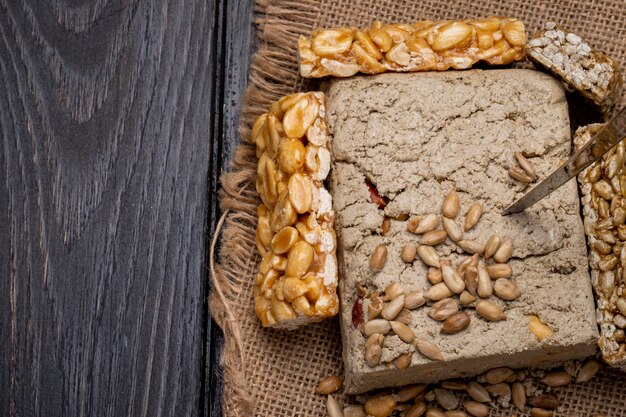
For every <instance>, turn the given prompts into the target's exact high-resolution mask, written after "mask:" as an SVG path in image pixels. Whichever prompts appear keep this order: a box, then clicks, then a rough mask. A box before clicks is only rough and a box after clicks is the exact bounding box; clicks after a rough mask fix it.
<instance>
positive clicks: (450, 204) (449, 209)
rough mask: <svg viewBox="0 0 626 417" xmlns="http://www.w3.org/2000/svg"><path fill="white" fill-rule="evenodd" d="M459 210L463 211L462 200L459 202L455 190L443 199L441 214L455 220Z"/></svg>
mask: <svg viewBox="0 0 626 417" xmlns="http://www.w3.org/2000/svg"><path fill="white" fill-rule="evenodd" d="M459 210H461V200H459V196H458V194H457V193H456V190H455V189H454V188H453V189H452V190H450V192H448V194H447V195H446V197H445V198H444V199H443V204H442V205H441V212H442V213H443V215H444V216H446V217H447V218H449V219H454V218H455V217H456V216H457V215H458V214H459Z"/></svg>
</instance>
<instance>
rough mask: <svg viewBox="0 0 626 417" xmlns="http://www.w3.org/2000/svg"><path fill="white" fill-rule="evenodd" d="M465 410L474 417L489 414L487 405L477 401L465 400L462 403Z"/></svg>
mask: <svg viewBox="0 0 626 417" xmlns="http://www.w3.org/2000/svg"><path fill="white" fill-rule="evenodd" d="M463 406H464V407H465V411H467V413H468V414H469V415H471V416H474V417H487V416H488V415H489V407H488V406H486V405H485V404H483V403H479V402H477V401H465V403H463Z"/></svg>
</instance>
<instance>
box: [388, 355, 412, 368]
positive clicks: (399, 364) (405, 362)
mask: <svg viewBox="0 0 626 417" xmlns="http://www.w3.org/2000/svg"><path fill="white" fill-rule="evenodd" d="M412 356H413V352H408V353H405V354H404V355H400V356H398V357H397V358H396V359H394V361H393V364H394V365H396V368H398V369H406V368H408V367H409V365H410V364H411V357H412Z"/></svg>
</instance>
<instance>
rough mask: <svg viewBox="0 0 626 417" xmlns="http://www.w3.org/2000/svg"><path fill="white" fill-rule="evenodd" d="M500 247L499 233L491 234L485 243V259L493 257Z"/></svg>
mask: <svg viewBox="0 0 626 417" xmlns="http://www.w3.org/2000/svg"><path fill="white" fill-rule="evenodd" d="M499 247H500V237H499V236H497V235H491V237H490V238H489V239H488V240H487V243H486V244H485V254H484V257H485V260H487V259H489V258H491V257H492V256H493V255H494V254H495V253H496V252H497V251H498V248H499Z"/></svg>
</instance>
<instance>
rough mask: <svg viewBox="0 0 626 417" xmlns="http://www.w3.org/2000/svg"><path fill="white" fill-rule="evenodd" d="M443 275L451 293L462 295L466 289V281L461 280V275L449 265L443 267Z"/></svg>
mask: <svg viewBox="0 0 626 417" xmlns="http://www.w3.org/2000/svg"><path fill="white" fill-rule="evenodd" d="M441 273H442V276H443V282H445V283H446V285H447V286H448V288H449V289H450V291H452V292H453V293H455V294H460V293H462V292H463V290H464V289H465V281H463V278H461V275H460V274H459V273H458V272H457V271H456V269H454V268H452V267H451V266H449V265H443V264H442V265H441Z"/></svg>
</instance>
